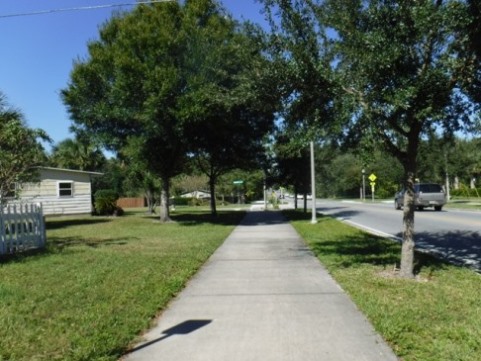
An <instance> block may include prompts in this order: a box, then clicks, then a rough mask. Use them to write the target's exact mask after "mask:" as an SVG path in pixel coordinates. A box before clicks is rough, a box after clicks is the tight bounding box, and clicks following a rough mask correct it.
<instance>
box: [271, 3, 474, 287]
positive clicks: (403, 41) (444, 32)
mask: <svg viewBox="0 0 481 361" xmlns="http://www.w3.org/2000/svg"><path fill="white" fill-rule="evenodd" d="M266 3H268V5H269V4H270V5H272V4H273V3H274V4H277V5H278V6H279V8H280V9H281V14H283V19H285V21H291V19H295V16H297V17H300V18H306V19H309V21H308V22H306V26H304V27H301V29H303V32H304V33H308V34H315V35H316V38H317V42H318V43H319V44H323V45H324V46H326V47H327V49H328V50H329V51H327V52H326V54H328V55H329V56H327V57H326V58H325V59H327V60H328V61H329V66H330V67H331V68H332V73H331V80H332V81H333V82H334V83H335V84H336V85H337V86H336V89H337V90H336V91H335V92H333V95H335V97H333V99H332V100H333V101H334V100H336V101H334V103H337V104H339V109H340V110H341V111H339V112H338V113H337V114H338V115H339V116H343V122H344V123H343V124H344V126H343V127H342V128H340V129H341V130H342V134H343V136H344V138H348V139H350V140H351V141H352V140H359V139H361V138H364V139H366V138H367V139H368V140H369V141H370V142H374V143H377V144H381V145H383V146H384V147H385V149H386V150H388V151H389V152H390V153H391V154H392V155H393V156H395V157H396V158H397V159H399V161H400V162H401V164H402V165H403V168H404V172H405V178H406V187H407V189H408V191H407V192H406V200H405V202H404V204H406V205H407V206H406V207H405V209H404V216H403V222H404V235H403V246H402V256H401V275H402V276H403V277H408V278H410V277H413V266H414V246H415V243H414V202H413V195H414V188H413V185H414V179H415V176H416V172H417V166H418V163H417V156H418V150H419V145H420V141H421V138H422V137H423V136H425V135H428V134H429V133H430V132H431V131H432V130H434V129H443V130H444V131H445V132H447V133H451V132H454V131H456V130H460V129H462V128H463V127H464V128H467V127H468V126H469V125H471V120H472V118H470V115H471V113H472V111H473V107H472V104H470V103H469V102H468V101H467V97H466V96H464V94H463V92H464V91H465V87H464V84H465V82H466V78H467V77H468V76H469V71H467V70H468V69H473V68H472V67H470V60H471V59H470V57H467V56H465V54H466V53H467V51H468V46H469V42H468V36H467V35H468V34H467V25H468V24H470V23H471V22H470V15H469V13H468V11H467V10H468V9H467V6H466V2H464V1H456V0H446V1H443V0H421V1H419V0H407V1H403V2H399V1H394V0H370V1H365V0H325V1H320V0H317V1H316V0H309V1H288V2H286V1H266ZM284 9H287V10H284ZM292 14H294V15H292ZM313 19H314V20H313ZM297 23H298V24H299V23H300V22H297ZM297 34H298V32H292V31H291V32H290V37H289V39H297V38H298V35H297ZM326 39H328V41H326ZM291 42H292V43H295V40H292V41H291ZM284 44H287V46H288V47H289V46H290V45H289V42H284ZM303 52H305V53H306V54H311V53H312V51H311V42H308V44H307V45H306V46H305V50H303ZM320 64H325V62H324V63H320ZM334 106H335V105H334ZM338 118H340V117H338ZM346 135H347V137H346Z"/></svg>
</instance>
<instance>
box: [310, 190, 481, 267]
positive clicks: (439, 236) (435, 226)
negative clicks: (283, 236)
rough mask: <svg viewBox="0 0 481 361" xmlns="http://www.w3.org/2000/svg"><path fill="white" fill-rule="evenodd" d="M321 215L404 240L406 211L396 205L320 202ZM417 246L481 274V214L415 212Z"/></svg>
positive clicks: (317, 204)
mask: <svg viewBox="0 0 481 361" xmlns="http://www.w3.org/2000/svg"><path fill="white" fill-rule="evenodd" d="M316 209H317V211H318V213H323V214H328V215H332V216H334V217H337V218H339V219H341V220H343V221H345V222H347V223H350V224H352V225H354V226H358V227H361V228H364V229H367V230H369V231H371V232H373V233H377V234H380V235H383V236H388V237H392V238H395V239H397V240H401V239H402V229H403V225H402V211H398V210H395V209H394V206H393V203H392V202H390V203H388V204H386V203H381V204H380V203H360V202H346V201H331V200H322V199H320V200H317V201H316ZM415 237H416V247H418V248H421V249H424V250H428V251H430V252H432V253H435V254H438V255H440V256H442V257H444V258H446V259H449V260H450V261H452V262H455V263H462V264H466V265H469V266H471V267H473V268H475V269H476V270H478V271H481V212H473V211H460V210H450V209H448V210H443V211H442V212H436V211H434V210H424V211H417V212H416V213H415Z"/></svg>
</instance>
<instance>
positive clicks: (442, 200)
mask: <svg viewBox="0 0 481 361" xmlns="http://www.w3.org/2000/svg"><path fill="white" fill-rule="evenodd" d="M405 192H406V190H405V189H403V190H401V191H399V192H397V193H396V195H395V196H394V207H395V208H396V209H401V208H402V207H403V206H404V193H405ZM445 204H446V193H445V192H444V190H443V187H442V186H441V185H439V184H436V183H416V184H414V206H415V207H416V208H417V209H419V210H420V211H422V210H423V209H424V208H426V207H434V209H435V210H436V211H440V210H441V209H443V206H444V205H445Z"/></svg>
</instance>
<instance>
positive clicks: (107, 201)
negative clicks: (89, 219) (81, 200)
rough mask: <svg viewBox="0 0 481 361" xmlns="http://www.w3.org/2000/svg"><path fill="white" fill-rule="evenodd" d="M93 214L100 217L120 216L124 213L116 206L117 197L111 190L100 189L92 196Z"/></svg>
mask: <svg viewBox="0 0 481 361" xmlns="http://www.w3.org/2000/svg"><path fill="white" fill-rule="evenodd" d="M94 199H95V202H94V206H95V213H96V214H98V215H101V216H104V215H109V216H111V215H116V216H121V215H122V214H123V213H124V211H123V209H122V208H120V207H118V206H117V200H118V199H119V195H118V193H117V192H116V191H114V190H112V189H100V190H98V191H97V192H95V195H94Z"/></svg>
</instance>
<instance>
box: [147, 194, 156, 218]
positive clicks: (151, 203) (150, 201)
mask: <svg viewBox="0 0 481 361" xmlns="http://www.w3.org/2000/svg"><path fill="white" fill-rule="evenodd" d="M145 199H146V200H147V208H148V210H147V212H148V213H149V214H154V213H155V199H154V193H153V192H152V191H151V190H150V189H147V190H146V191H145Z"/></svg>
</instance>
